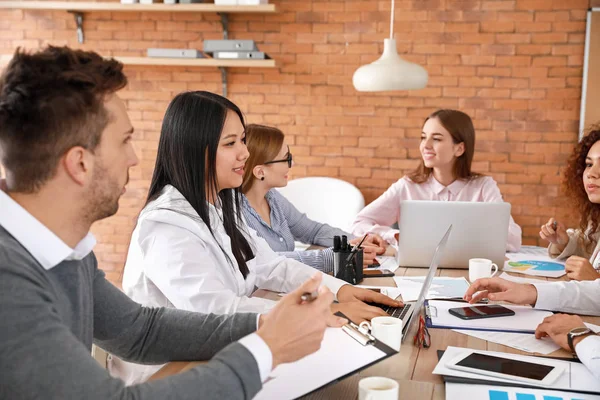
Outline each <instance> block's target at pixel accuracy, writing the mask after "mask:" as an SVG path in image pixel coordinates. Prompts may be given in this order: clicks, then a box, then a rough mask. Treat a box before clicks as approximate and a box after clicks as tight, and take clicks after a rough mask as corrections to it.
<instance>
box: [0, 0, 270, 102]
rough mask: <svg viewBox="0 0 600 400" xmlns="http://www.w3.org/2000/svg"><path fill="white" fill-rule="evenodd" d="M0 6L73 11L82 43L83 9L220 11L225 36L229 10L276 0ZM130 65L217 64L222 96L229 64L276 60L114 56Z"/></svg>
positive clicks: (255, 9) (259, 9)
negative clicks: (256, 0) (257, 0)
mask: <svg viewBox="0 0 600 400" xmlns="http://www.w3.org/2000/svg"><path fill="white" fill-rule="evenodd" d="M0 9H19V10H46V11H48V10H50V11H52V10H54V11H57V10H58V11H61V10H62V11H67V12H70V13H72V14H73V16H74V18H75V23H76V25H77V41H78V42H79V43H83V41H84V34H83V13H85V12H93V11H115V12H124V11H127V12H207V13H217V14H219V16H220V17H221V25H222V26H223V39H228V38H229V28H228V26H229V18H228V14H230V13H274V12H276V8H275V5H274V4H259V5H255V6H247V5H236V6H221V5H216V4H214V3H197V4H164V3H163V4H161V3H156V4H121V3H119V2H89V1H29V0H28V1H0ZM11 58H12V55H10V54H6V55H0V66H3V65H6V64H7V63H8V61H9V60H10V59H11ZM114 58H115V59H117V60H119V61H121V62H122V63H123V64H127V65H169V66H183V67H217V68H219V69H220V70H221V77H222V83H223V96H225V97H227V71H226V68H228V67H249V68H274V67H276V66H277V64H276V62H275V60H272V59H267V60H247V59H244V60H240V59H227V60H224V59H214V58H194V59H187V58H154V57H118V56H117V57H114Z"/></svg>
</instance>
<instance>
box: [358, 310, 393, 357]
mask: <svg viewBox="0 0 600 400" xmlns="http://www.w3.org/2000/svg"><path fill="white" fill-rule="evenodd" d="M360 327H361V328H363V329H365V328H366V329H368V330H370V331H371V335H373V336H375V337H376V338H377V339H378V340H381V341H382V342H383V343H385V344H387V345H388V346H390V347H391V348H392V349H394V350H396V351H400V344H401V343H402V320H401V319H400V318H394V317H375V318H373V319H372V320H371V323H370V324H369V323H368V322H366V321H363V322H361V323H360Z"/></svg>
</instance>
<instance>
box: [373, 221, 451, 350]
mask: <svg viewBox="0 0 600 400" xmlns="http://www.w3.org/2000/svg"><path fill="white" fill-rule="evenodd" d="M451 231H452V225H450V226H449V227H448V230H447V231H446V234H445V235H444V237H442V240H440V242H439V243H438V245H437V247H436V249H435V252H434V254H433V258H432V259H431V264H430V265H429V272H428V273H427V277H426V278H425V281H424V282H423V287H422V288H421V293H419V297H418V298H417V301H415V302H408V303H404V306H402V307H386V306H379V307H381V308H383V310H384V311H385V312H387V313H388V314H389V315H390V316H392V317H396V318H400V319H402V322H403V324H402V341H403V342H404V339H406V336H407V335H406V333H407V332H408V331H409V330H410V327H411V325H412V324H413V322H414V321H415V320H418V319H419V313H420V311H421V308H422V307H423V303H424V302H425V298H426V296H427V293H428V292H429V287H430V286H431V282H432V281H433V277H434V276H435V273H436V272H437V268H438V265H439V263H440V258H441V257H442V253H443V252H444V249H445V247H446V243H448V237H449V236H450V232H451Z"/></svg>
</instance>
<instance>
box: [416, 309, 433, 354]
mask: <svg viewBox="0 0 600 400" xmlns="http://www.w3.org/2000/svg"><path fill="white" fill-rule="evenodd" d="M414 345H415V346H417V347H423V348H425V349H428V348H429V346H431V336H430V335H429V329H427V324H426V323H425V318H423V316H422V315H419V329H418V330H417V334H416V335H415V339H414Z"/></svg>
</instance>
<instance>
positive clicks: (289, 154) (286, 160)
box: [264, 146, 292, 168]
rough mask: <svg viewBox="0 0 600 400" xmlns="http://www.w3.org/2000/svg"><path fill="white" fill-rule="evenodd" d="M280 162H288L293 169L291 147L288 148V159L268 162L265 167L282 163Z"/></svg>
mask: <svg viewBox="0 0 600 400" xmlns="http://www.w3.org/2000/svg"><path fill="white" fill-rule="evenodd" d="M280 162H286V163H287V164H288V168H292V153H290V148H289V146H288V152H287V157H286V158H284V159H282V160H273V161H267V162H266V163H264V165H267V164H275V163H280Z"/></svg>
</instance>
